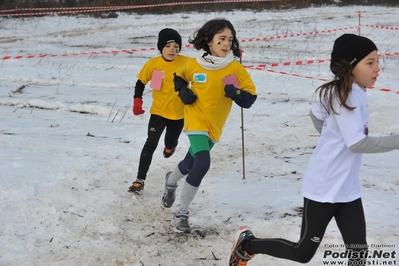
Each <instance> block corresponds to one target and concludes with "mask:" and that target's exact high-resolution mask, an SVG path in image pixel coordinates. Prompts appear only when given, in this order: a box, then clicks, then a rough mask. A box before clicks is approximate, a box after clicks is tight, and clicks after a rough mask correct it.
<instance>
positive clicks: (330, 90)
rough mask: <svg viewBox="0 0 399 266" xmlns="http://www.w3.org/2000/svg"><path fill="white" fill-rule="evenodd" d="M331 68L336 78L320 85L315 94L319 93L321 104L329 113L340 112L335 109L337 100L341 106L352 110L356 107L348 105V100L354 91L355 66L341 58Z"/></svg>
mask: <svg viewBox="0 0 399 266" xmlns="http://www.w3.org/2000/svg"><path fill="white" fill-rule="evenodd" d="M331 70H332V72H333V73H335V76H334V79H333V80H332V81H330V82H327V83H325V84H323V85H321V86H320V87H318V88H317V89H316V91H315V92H314V94H318V98H319V101H320V104H321V105H322V106H323V108H324V109H325V110H326V112H327V114H328V115H331V114H338V113H337V111H336V110H334V101H336V100H338V102H339V104H340V105H341V106H343V107H345V108H346V109H348V110H350V111H352V110H353V109H355V108H356V107H352V106H349V105H347V104H346V100H347V99H348V96H349V94H350V92H351V91H352V83H353V78H352V70H353V67H352V66H351V64H350V63H349V62H348V61H346V60H341V61H340V62H339V63H336V64H335V65H334V66H331Z"/></svg>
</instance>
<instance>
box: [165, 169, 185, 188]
mask: <svg viewBox="0 0 399 266" xmlns="http://www.w3.org/2000/svg"><path fill="white" fill-rule="evenodd" d="M184 176H185V175H183V174H182V173H181V172H180V170H179V165H177V166H176V168H175V170H173V171H172V173H171V174H170V175H169V178H168V185H169V186H175V185H176V184H177V182H179V180H180V179H182V178H183V177H184Z"/></svg>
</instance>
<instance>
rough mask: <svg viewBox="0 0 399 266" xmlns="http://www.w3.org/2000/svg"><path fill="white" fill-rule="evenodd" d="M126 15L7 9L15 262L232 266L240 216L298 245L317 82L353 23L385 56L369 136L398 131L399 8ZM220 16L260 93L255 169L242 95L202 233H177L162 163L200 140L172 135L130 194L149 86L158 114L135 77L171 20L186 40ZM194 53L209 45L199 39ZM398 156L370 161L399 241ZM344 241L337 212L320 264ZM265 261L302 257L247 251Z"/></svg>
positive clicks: (370, 176)
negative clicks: (173, 146) (138, 102)
mask: <svg viewBox="0 0 399 266" xmlns="http://www.w3.org/2000/svg"><path fill="white" fill-rule="evenodd" d="M358 12H361V19H360V24H361V26H360V28H359V27H358V26H359V17H358ZM118 15H119V16H118V18H115V19H100V18H93V17H85V16H83V15H82V16H79V17H64V16H47V17H37V18H14V19H8V18H0V114H1V116H0V162H1V163H0V202H1V204H0V247H1V248H0V265H1V266H6V265H18V266H21V265H40V266H41V265H54V266H64V265H65V266H67V265H68V266H69V265H116V266H121V265H123V266H127V265H133V266H143V265H145V266H155V265H162V266H166V265H168V266H169V265H177V266H180V265H181V266H188V265H195V266H196V265H226V255H227V253H228V251H229V249H230V247H231V244H232V239H233V236H234V233H235V231H236V230H237V229H238V228H239V227H240V226H241V225H247V226H249V227H251V228H252V230H253V232H254V234H255V235H256V236H258V237H282V238H287V239H290V240H292V241H297V240H298V239H299V232H300V223H301V216H300V215H301V214H300V208H301V207H302V196H301V194H300V191H301V184H302V176H303V173H304V171H305V168H306V165H307V162H308V159H309V156H310V154H311V153H312V151H313V149H314V147H315V145H316V143H317V140H318V135H317V132H316V130H315V129H314V128H313V125H312V123H311V121H310V119H309V117H308V112H309V109H310V107H311V105H312V103H313V100H314V98H313V92H314V90H315V89H316V88H317V87H318V86H319V85H321V84H322V83H323V82H324V81H323V80H324V79H330V78H331V74H330V72H329V62H328V59H329V58H330V52H331V49H332V45H333V41H334V40H335V39H336V38H337V37H338V36H340V35H341V34H343V33H359V30H360V33H361V34H362V35H365V36H367V37H369V38H371V39H373V40H374V41H375V43H376V44H377V46H378V48H379V53H380V54H381V58H380V65H381V67H382V71H381V72H380V76H379V78H378V81H377V83H376V85H375V87H374V88H371V89H370V90H368V97H369V106H370V119H371V125H370V135H371V136H381V135H389V134H393V133H398V132H399V120H398V117H399V110H398V103H399V94H398V93H397V92H398V91H399V75H398V71H399V54H398V53H397V52H399V29H398V28H397V27H398V16H399V8H397V7H396V8H394V7H389V8H388V7H364V6H350V7H342V8H338V7H331V6H328V7H324V8H308V9H298V10H281V11H262V12H251V11H234V12H210V13H187V14H171V15H140V16H139V15H135V14H122V13H119V14H118ZM215 17H224V18H227V19H229V20H231V22H232V23H233V25H234V26H235V28H236V30H237V33H238V36H237V37H238V39H239V40H241V41H242V42H241V48H242V49H243V50H244V54H243V58H242V64H243V65H245V66H248V71H249V73H250V74H251V76H252V78H253V80H254V82H255V84H256V86H257V91H258V99H257V101H256V102H255V104H254V105H253V107H252V108H251V109H249V110H245V111H244V112H243V121H244V129H245V130H244V139H245V141H244V146H245V149H244V150H245V153H244V154H245V156H244V159H245V163H244V165H245V172H244V171H243V155H242V136H243V133H242V130H241V110H240V108H238V107H237V106H234V107H233V109H232V112H231V115H230V117H229V119H228V122H227V124H226V126H225V128H224V133H223V136H222V138H221V141H220V142H219V143H218V144H217V145H216V146H215V148H214V149H213V150H212V153H211V156H212V165H211V169H210V171H209V172H208V174H207V176H206V177H205V178H204V180H203V182H202V185H201V187H200V190H199V192H198V194H197V196H196V198H195V199H194V202H193V204H192V209H191V218H190V223H191V226H192V227H193V232H192V233H191V234H177V233H175V232H173V230H172V227H171V225H170V219H171V218H172V213H173V211H174V209H173V208H171V209H164V208H163V207H162V206H161V200H160V199H161V193H162V190H163V183H164V175H165V173H166V172H168V171H170V170H172V169H173V168H174V167H175V165H176V164H177V163H178V162H179V161H180V160H181V159H182V158H183V156H184V155H185V153H186V151H187V148H188V139H187V137H186V135H185V134H184V133H183V134H182V135H181V137H180V142H179V143H180V144H179V146H178V148H177V151H176V153H175V155H174V156H172V157H171V158H170V159H164V158H163V156H162V149H163V142H162V141H161V142H160V144H159V146H158V148H157V150H156V152H155V154H154V159H153V163H152V166H151V168H150V171H149V174H148V178H147V182H146V187H145V190H144V191H143V193H142V195H141V196H133V197H132V194H130V193H128V192H127V188H128V187H129V186H130V184H131V183H132V182H133V181H134V180H135V179H136V172H137V166H138V160H139V155H140V152H141V149H142V146H143V144H144V142H145V139H146V130H147V124H148V119H149V108H150V105H151V91H150V90H149V89H146V90H145V95H144V97H143V100H144V106H143V107H144V110H145V111H146V113H145V114H144V115H142V116H134V115H133V114H132V111H131V107H132V104H131V102H132V96H133V93H134V84H135V83H136V80H137V78H136V75H137V73H138V72H139V71H140V69H141V67H142V66H143V64H144V63H145V62H146V61H147V60H148V59H149V58H151V57H154V56H157V55H158V54H159V52H158V51H157V50H156V49H155V50H154V49H152V48H154V47H156V42H157V34H158V32H159V30H161V29H162V28H164V27H172V28H175V29H176V30H178V31H179V32H180V33H181V35H182V38H183V44H188V42H187V40H188V37H189V36H191V35H192V34H193V33H194V31H195V30H196V29H198V28H199V27H201V26H202V25H203V24H204V23H205V22H206V21H208V20H209V19H212V18H215ZM182 54H185V55H188V56H194V55H195V51H194V49H193V48H192V47H190V46H189V45H188V46H186V47H184V48H183V50H182ZM398 158H399V152H398V151H394V152H390V153H385V154H376V155H364V158H363V166H362V170H361V175H360V179H361V184H362V186H363V196H362V199H363V203H364V208H365V213H366V221H367V237H368V243H369V244H370V245H389V246H390V247H389V248H383V249H379V248H371V250H383V251H389V252H392V251H395V250H396V251H399V249H398V247H399V230H398V227H399V159H398ZM244 173H245V179H243V177H244ZM180 188H181V187H179V189H180ZM179 189H178V194H179V192H180V190H179ZM342 243H343V242H342V239H341V236H340V233H339V231H338V228H337V226H336V224H335V222H334V221H332V222H331V223H330V225H329V227H328V228H327V231H326V234H325V238H324V239H323V241H322V243H321V245H320V248H319V250H318V252H317V253H316V254H315V256H314V258H313V260H312V261H311V262H310V263H309V265H322V263H323V262H325V260H323V254H324V251H325V250H327V249H328V246H329V245H338V246H339V247H337V248H335V249H334V251H337V252H342V251H343V250H344V249H343V248H342V247H340V245H341V244H342ZM381 261H382V260H380V261H379V262H381ZM386 261H388V260H386ZM396 263H397V262H396ZM264 265H267V266H268V265H271V266H274V265H287V266H288V265H290V266H291V265H296V263H293V262H290V261H285V260H278V259H274V258H271V257H268V256H265V255H257V256H255V258H254V259H253V260H251V261H250V262H249V263H248V266H264ZM298 265H299V264H298ZM376 265H382V264H376ZM388 265H394V264H388Z"/></svg>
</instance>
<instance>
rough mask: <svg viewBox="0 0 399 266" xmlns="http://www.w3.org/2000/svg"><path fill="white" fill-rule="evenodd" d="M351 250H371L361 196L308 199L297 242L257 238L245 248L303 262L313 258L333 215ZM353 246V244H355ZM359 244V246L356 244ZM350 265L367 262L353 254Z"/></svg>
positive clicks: (244, 246) (244, 248) (251, 252)
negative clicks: (344, 199) (345, 200)
mask: <svg viewBox="0 0 399 266" xmlns="http://www.w3.org/2000/svg"><path fill="white" fill-rule="evenodd" d="M333 217H334V218H335V221H336V223H337V225H338V228H339V230H340V232H341V235H342V238H343V240H344V243H345V245H346V247H350V248H347V250H351V252H353V253H355V252H361V253H355V254H365V252H367V242H366V222H365V218H364V212H363V206H362V201H361V199H360V198H359V199H357V200H355V201H352V202H348V203H320V202H315V201H312V200H309V199H307V198H305V199H304V210H303V217H302V227H301V237H300V240H299V241H298V242H297V243H294V242H291V241H288V240H285V239H279V238H269V239H268V238H266V239H260V238H254V239H252V240H250V241H245V242H244V243H243V245H242V248H243V250H245V251H246V252H248V253H249V254H259V253H261V254H267V255H270V256H273V257H277V258H283V259H287V260H292V261H296V262H301V263H307V262H309V261H310V260H311V259H312V257H313V255H314V254H315V253H316V250H317V248H318V247H319V245H320V242H321V240H322V239H323V236H324V232H325V231H326V228H327V225H328V224H329V222H330V221H331V219H332V218H333ZM351 246H352V247H351ZM353 247H355V248H353ZM347 265H366V260H365V259H362V258H349V259H348V264H347Z"/></svg>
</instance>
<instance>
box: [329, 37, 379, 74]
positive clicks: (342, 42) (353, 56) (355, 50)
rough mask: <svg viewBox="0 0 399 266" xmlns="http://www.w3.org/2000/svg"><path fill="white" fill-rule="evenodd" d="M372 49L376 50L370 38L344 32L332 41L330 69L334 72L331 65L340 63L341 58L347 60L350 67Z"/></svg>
mask: <svg viewBox="0 0 399 266" xmlns="http://www.w3.org/2000/svg"><path fill="white" fill-rule="evenodd" d="M374 50H378V49H377V46H376V45H375V44H374V43H373V42H372V41H371V40H370V39H368V38H366V37H363V36H358V35H355V34H344V35H342V36H341V37H339V38H338V39H336V40H335V42H334V47H333V51H332V53H331V63H330V69H331V71H332V72H333V73H334V74H336V73H335V72H334V71H333V69H332V67H333V66H334V65H336V63H341V60H342V59H344V60H346V61H348V62H349V63H350V64H351V66H352V67H355V66H356V65H357V63H359V62H360V61H361V60H362V59H363V58H365V57H366V56H367V55H368V54H369V53H371V52H372V51H374Z"/></svg>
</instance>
